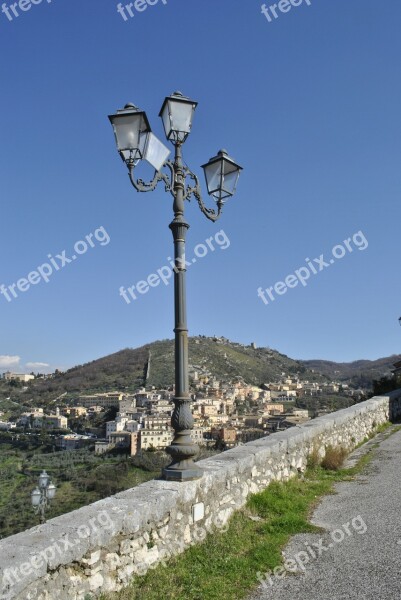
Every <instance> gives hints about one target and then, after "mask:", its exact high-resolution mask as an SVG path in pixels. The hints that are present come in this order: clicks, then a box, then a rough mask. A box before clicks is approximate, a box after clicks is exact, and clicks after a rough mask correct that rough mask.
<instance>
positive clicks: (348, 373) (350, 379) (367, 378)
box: [300, 354, 401, 388]
mask: <svg viewBox="0 0 401 600" xmlns="http://www.w3.org/2000/svg"><path fill="white" fill-rule="evenodd" d="M399 360H401V354H394V355H392V356H387V357H385V358H379V359H378V360H356V361H354V362H350V363H337V362H332V361H328V360H302V361H300V362H301V363H302V364H303V365H304V366H305V367H306V368H307V369H312V370H313V371H315V373H319V374H321V375H324V376H326V377H328V378H329V379H331V380H336V381H342V382H347V383H350V384H351V385H352V386H354V387H363V388H370V387H371V386H372V381H373V380H374V379H376V380H378V379H380V378H381V377H386V376H390V375H391V371H392V369H393V364H394V363H395V362H397V361H399Z"/></svg>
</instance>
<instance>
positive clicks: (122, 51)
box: [0, 0, 401, 372]
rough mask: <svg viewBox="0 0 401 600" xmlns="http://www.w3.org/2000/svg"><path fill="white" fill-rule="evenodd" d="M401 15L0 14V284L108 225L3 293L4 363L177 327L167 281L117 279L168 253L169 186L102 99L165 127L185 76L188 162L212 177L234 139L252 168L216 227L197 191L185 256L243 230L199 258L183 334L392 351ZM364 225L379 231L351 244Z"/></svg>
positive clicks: (114, 345) (355, 353) (245, 11)
mask: <svg viewBox="0 0 401 600" xmlns="http://www.w3.org/2000/svg"><path fill="white" fill-rule="evenodd" d="M270 4H273V3H270V2H267V6H270ZM400 21H401V4H400V3H399V1H398V0H386V2H385V3H382V4H380V5H379V4H378V2H377V1H376V0H353V2H348V1H346V0H336V2H335V3H334V2H329V1H328V0H313V1H312V4H311V6H308V5H307V4H306V3H305V2H304V3H303V4H302V5H300V6H299V7H293V8H292V10H291V11H289V12H288V13H285V14H284V13H280V16H279V18H278V19H276V20H273V21H272V22H269V21H268V20H267V19H266V18H265V17H264V16H263V15H262V14H261V2H260V1H259V0H251V1H250V0H247V1H246V2H245V1H244V0H243V1H239V0H219V1H218V2H216V1H215V0H202V2H201V1H200V0H185V1H184V0H167V3H166V4H163V3H162V0H160V1H159V3H157V4H155V5H154V6H149V7H148V8H147V10H146V11H144V12H142V13H136V14H135V16H134V18H129V19H128V20H127V21H124V20H123V18H122V17H121V16H120V15H119V14H118V12H117V2H116V1H115V0H97V1H96V2H95V1H94V0H87V1H86V2H82V0H52V2H51V3H49V2H47V0H43V2H42V3H41V4H39V5H35V6H32V8H31V10H29V11H27V12H21V11H20V14H19V16H18V17H14V18H13V20H12V21H10V20H8V19H7V17H6V15H5V14H4V13H2V14H0V45H1V46H2V51H3V52H2V55H3V60H2V61H1V67H0V69H1V81H2V86H1V88H2V93H1V96H0V104H1V109H2V110H1V115H2V118H1V128H0V132H1V136H0V172H1V178H0V181H1V183H0V185H1V188H2V199H3V202H2V218H1V220H0V251H1V255H2V257H3V260H2V261H1V267H0V284H3V285H4V286H5V287H6V289H7V288H8V286H10V285H11V284H13V283H16V282H17V281H18V280H20V279H21V278H26V276H27V275H28V274H29V273H31V272H32V271H34V270H35V269H36V268H37V267H38V266H39V265H42V264H43V263H45V262H46V261H48V260H50V259H49V256H48V255H51V256H52V257H53V258H54V257H55V256H56V255H57V254H59V255H61V254H62V252H63V251H64V250H65V251H66V254H65V256H67V257H68V256H69V257H71V256H72V254H73V248H74V244H75V243H76V242H77V241H79V240H85V236H87V235H89V234H91V233H92V234H93V233H94V232H95V231H97V230H99V229H100V228H103V229H102V231H105V232H106V233H107V236H108V238H109V243H107V244H106V243H103V245H102V244H101V243H100V242H98V241H97V240H96V238H93V237H92V238H91V239H92V240H95V241H96V244H94V247H93V248H92V247H88V251H87V252H86V253H85V254H82V255H80V256H77V259H76V260H75V261H72V262H71V263H68V264H66V265H65V267H64V268H60V269H59V270H58V271H56V270H55V272H54V273H53V274H52V275H51V276H50V277H49V281H48V283H45V282H44V281H40V282H39V283H37V284H35V285H31V286H30V288H29V289H27V291H25V292H21V291H18V297H17V298H14V297H12V298H11V301H8V300H7V298H6V296H5V295H4V294H3V295H0V320H1V345H0V372H1V371H2V370H5V369H6V367H7V366H10V367H11V368H13V369H14V370H16V369H17V368H18V369H21V370H22V369H25V368H26V369H27V370H30V369H31V368H34V366H32V364H34V363H44V364H48V365H50V366H49V367H48V369H49V370H52V369H54V368H55V367H59V368H66V367H69V366H73V365H75V364H81V363H84V362H87V361H89V360H93V359H95V358H98V357H101V356H104V355H106V354H109V353H111V352H115V351H118V350H120V349H122V348H125V347H137V346H140V345H142V344H144V343H147V342H151V341H153V340H156V339H164V338H169V337H172V335H173V334H172V329H173V286H172V285H171V284H170V285H164V284H160V285H159V286H158V287H156V288H154V289H150V290H149V292H148V293H147V294H143V295H141V296H140V297H139V296H138V298H137V300H135V301H132V302H131V303H130V304H127V302H125V301H124V299H123V298H122V297H121V296H120V295H119V289H120V287H121V286H125V288H127V287H129V286H132V285H134V284H136V283H137V282H138V281H140V280H144V279H147V277H148V276H149V274H151V273H154V272H155V271H157V269H159V268H161V267H162V266H163V265H166V264H167V263H168V260H167V258H168V257H169V256H171V252H172V237H171V232H170V230H169V229H168V224H169V222H170V220H171V218H172V198H171V196H169V195H168V194H166V193H165V192H164V189H163V188H162V187H159V188H158V190H157V191H156V192H154V193H152V194H137V193H136V192H135V190H134V189H133V188H132V187H131V186H130V184H129V180H128V177H127V173H126V169H125V167H124V165H123V163H122V162H121V160H120V159H119V157H118V155H117V152H116V150H115V145H114V139H113V134H112V130H111V127H110V125H109V122H108V120H107V115H108V114H110V113H112V112H114V111H115V110H116V109H117V108H121V107H122V106H123V105H124V104H125V103H126V102H134V103H135V104H137V105H138V106H140V107H141V108H143V109H145V110H146V111H147V114H148V116H149V119H150V121H151V123H152V126H153V130H154V132H155V133H156V135H158V136H159V137H160V138H161V139H164V137H163V133H162V126H161V122H160V120H159V119H158V112H159V109H160V107H161V104H162V101H163V99H164V97H165V96H166V95H168V94H170V93H171V92H173V91H174V90H181V91H182V92H183V93H185V94H186V95H188V96H190V97H191V98H193V99H195V100H197V101H198V102H199V106H198V108H197V111H196V115H195V120H194V125H193V130H192V134H191V136H190V137H189V139H188V141H187V143H186V145H185V147H184V156H185V159H186V161H187V162H188V164H189V165H190V166H191V168H192V169H193V170H194V171H196V172H198V173H199V174H200V175H202V173H201V170H200V165H201V164H203V163H204V162H206V161H207V160H208V159H209V158H210V157H211V156H213V155H214V154H215V153H216V152H217V150H219V149H220V148H222V147H223V148H227V149H228V151H229V152H230V154H231V155H232V156H233V157H234V158H235V159H236V160H237V161H238V162H239V163H240V164H241V165H242V166H243V167H244V171H243V173H242V176H241V179H240V182H239V186H238V192H237V194H236V196H235V197H234V198H233V199H232V200H230V201H229V202H227V204H226V206H225V210H224V214H223V216H222V218H221V220H220V221H219V223H217V224H213V223H211V222H209V221H207V220H206V219H205V218H204V217H203V215H202V214H201V213H200V211H199V209H198V207H197V205H196V203H195V202H193V201H192V202H191V203H190V204H188V205H187V211H186V216H187V219H188V221H189V223H190V225H191V229H190V231H189V235H188V247H187V253H188V255H189V256H193V249H194V247H195V246H196V245H197V244H200V243H203V242H205V240H206V239H207V238H209V237H210V236H214V235H215V234H216V232H219V231H221V230H223V231H224V233H225V235H226V236H227V238H228V239H229V241H230V245H229V247H227V248H226V249H225V250H224V251H222V246H221V247H220V246H217V247H216V250H215V251H214V252H211V251H210V252H208V254H207V256H205V257H204V258H202V259H199V260H198V261H197V262H196V264H194V265H193V266H192V265H191V268H190V269H188V313H189V314H188V319H189V328H190V334H192V335H196V334H205V335H214V334H216V335H224V336H226V337H228V338H230V339H232V340H236V341H241V342H244V343H250V342H252V341H253V342H256V343H257V344H258V345H260V346H270V347H272V348H276V349H278V350H280V351H281V352H283V353H285V354H288V355H289V356H291V357H294V358H324V359H331V360H339V361H349V360H354V359H359V358H371V359H373V358H378V357H380V356H385V355H389V354H393V353H398V352H399V351H400V349H401V328H400V327H399V326H398V323H397V319H398V317H399V316H400V314H401V306H400V296H401V294H400V292H401V289H400V288H401V285H400V276H399V263H400V259H399V257H400V244H401V241H400V240H401V236H400V222H401V208H400V195H401V194H400V192H401V169H400V165H401V122H400V105H401V97H400V96H401V81H400V67H399V65H400V59H401V37H400V35H399V23H400ZM139 170H140V169H139ZM143 173H144V175H147V173H148V172H147V170H146V169H145V170H144V172H143ZM141 174H142V173H138V175H139V176H141ZM208 201H209V199H208ZM358 232H362V234H363V236H364V239H365V240H366V241H367V246H366V248H365V249H363V250H360V249H358V247H357V246H355V244H354V245H353V246H352V248H353V251H352V252H351V251H350V250H349V249H347V248H346V247H345V246H344V240H349V239H350V238H351V242H349V245H350V247H351V245H352V240H353V236H354V235H355V234H356V233H358ZM98 237H99V238H101V239H103V240H105V237H104V236H103V237H102V236H101V235H100V234H98ZM356 239H357V240H360V239H361V236H359V238H356ZM337 245H342V247H343V248H345V250H346V253H345V255H344V257H343V258H341V259H337V260H335V261H334V263H333V264H331V265H330V267H327V268H324V269H323V270H322V271H321V272H319V271H318V272H317V274H316V275H314V274H311V277H310V279H309V280H308V281H307V283H306V285H305V286H303V285H301V283H300V282H298V285H297V287H294V288H291V289H290V288H287V292H286V293H282V294H278V293H277V292H275V291H274V294H275V299H274V300H273V301H271V300H270V299H269V298H268V297H267V299H268V300H269V302H268V304H265V302H264V301H263V300H262V299H261V298H260V297H258V295H257V290H258V288H262V289H266V288H272V287H273V288H274V286H275V285H276V284H277V282H280V281H284V280H285V279H286V278H287V277H288V276H289V275H291V274H293V273H294V272H295V271H296V270H299V269H300V268H301V267H305V265H306V263H305V259H306V258H309V259H311V260H312V261H313V259H315V258H317V259H318V258H319V257H320V256H321V255H322V254H323V255H324V257H325V258H324V260H325V262H329V261H327V259H330V258H331V256H332V255H331V250H332V248H333V247H334V246H337ZM337 252H338V253H341V250H337ZM55 260H56V259H55ZM57 260H60V259H57ZM312 264H316V268H317V269H319V267H318V263H317V262H316V263H312ZM289 281H290V282H292V281H293V279H290V280H289ZM14 289H15V288H14ZM278 289H279V290H281V291H282V289H283V288H282V287H281V288H280V285H279V286H278ZM272 293H273V292H272ZM17 357H18V358H17ZM27 363H28V364H29V366H28V367H26V365H27ZM38 368H39V370H40V367H38ZM43 369H44V367H43ZM34 370H37V369H36V368H35V369H34Z"/></svg>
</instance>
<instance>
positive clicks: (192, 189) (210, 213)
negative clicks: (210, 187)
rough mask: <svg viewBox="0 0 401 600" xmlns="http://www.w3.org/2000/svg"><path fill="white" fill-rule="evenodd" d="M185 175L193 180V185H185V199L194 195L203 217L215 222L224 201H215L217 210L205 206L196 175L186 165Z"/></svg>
mask: <svg viewBox="0 0 401 600" xmlns="http://www.w3.org/2000/svg"><path fill="white" fill-rule="evenodd" d="M185 175H186V176H188V177H190V178H191V179H193V180H194V182H195V185H193V186H188V187H187V189H186V194H185V199H186V200H190V197H191V196H194V197H195V198H196V200H197V201H198V204H199V208H200V209H201V211H202V213H203V214H204V215H205V217H206V218H207V219H209V220H210V221H213V223H215V222H216V221H217V220H218V219H219V218H220V216H221V213H222V211H223V204H224V203H223V202H222V201H221V200H218V201H217V211H216V210H215V209H214V208H207V206H205V203H204V202H203V199H202V190H201V186H200V183H199V178H198V176H197V175H195V173H192V171H190V169H188V167H186V169H185Z"/></svg>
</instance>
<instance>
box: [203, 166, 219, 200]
mask: <svg viewBox="0 0 401 600" xmlns="http://www.w3.org/2000/svg"><path fill="white" fill-rule="evenodd" d="M205 176H206V183H207V188H208V191H209V194H213V193H214V192H216V191H218V190H219V189H220V185H221V161H216V162H214V163H210V164H208V165H207V166H206V167H205Z"/></svg>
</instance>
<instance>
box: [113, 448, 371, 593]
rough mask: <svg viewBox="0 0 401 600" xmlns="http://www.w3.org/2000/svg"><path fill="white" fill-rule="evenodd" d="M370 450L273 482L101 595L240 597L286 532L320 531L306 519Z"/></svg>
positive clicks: (274, 561) (272, 559)
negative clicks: (208, 530)
mask: <svg viewBox="0 0 401 600" xmlns="http://www.w3.org/2000/svg"><path fill="white" fill-rule="evenodd" d="M372 450H373V449H371V450H370V451H369V453H368V454H366V455H364V456H363V457H362V458H361V459H360V460H359V462H358V464H357V465H356V466H354V467H352V468H348V469H340V470H337V471H335V472H334V471H328V470H326V469H323V468H322V467H320V466H316V467H314V468H308V470H307V472H306V474H305V476H304V477H303V478H294V479H291V480H290V481H288V482H286V483H278V482H274V483H272V484H270V486H269V487H268V488H267V489H266V490H265V491H263V492H261V493H259V494H255V495H253V496H251V497H250V498H249V500H248V502H247V505H246V507H245V508H244V509H243V510H241V511H239V512H237V513H235V514H234V516H233V517H232V518H231V520H230V523H229V526H228V529H227V531H225V532H224V533H223V532H216V533H213V534H210V535H208V536H207V538H206V540H205V541H204V542H203V543H200V544H197V545H195V546H191V547H190V548H189V549H188V550H186V551H185V552H184V553H183V554H181V555H180V556H177V557H174V558H172V559H171V560H169V562H168V566H167V567H166V566H164V565H159V566H158V567H157V568H156V569H155V570H152V571H149V572H148V573H147V574H146V575H145V576H143V577H138V578H136V579H134V580H133V581H132V583H131V585H130V587H129V588H127V589H125V590H123V591H122V592H120V593H119V594H113V595H104V596H102V600H159V599H160V598H163V600H241V599H243V598H246V597H247V596H248V595H249V593H250V590H252V588H254V587H255V586H256V585H258V581H257V578H256V574H257V573H258V572H262V573H264V572H266V571H268V570H270V569H274V568H275V567H277V566H279V565H281V564H282V554H281V551H282V549H283V548H284V547H285V545H286V544H287V543H288V541H289V539H290V537H291V536H293V535H294V534H298V533H310V532H318V531H320V530H319V529H318V528H316V527H315V526H313V525H312V524H311V523H310V522H309V517H310V514H311V511H312V509H313V508H314V507H315V506H316V504H317V503H318V501H319V500H320V498H321V497H322V496H324V495H327V494H331V493H333V486H334V484H335V483H336V482H339V481H349V480H352V479H353V478H354V477H355V476H356V475H357V474H358V473H359V472H360V471H361V470H362V469H363V468H364V467H365V466H366V464H367V463H368V462H369V461H370V459H371V456H372Z"/></svg>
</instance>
